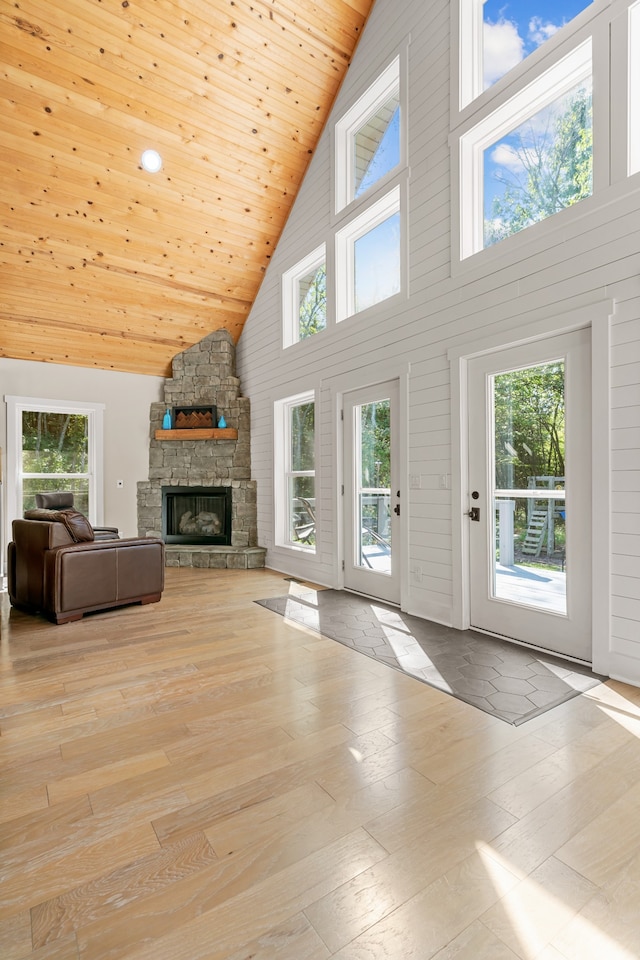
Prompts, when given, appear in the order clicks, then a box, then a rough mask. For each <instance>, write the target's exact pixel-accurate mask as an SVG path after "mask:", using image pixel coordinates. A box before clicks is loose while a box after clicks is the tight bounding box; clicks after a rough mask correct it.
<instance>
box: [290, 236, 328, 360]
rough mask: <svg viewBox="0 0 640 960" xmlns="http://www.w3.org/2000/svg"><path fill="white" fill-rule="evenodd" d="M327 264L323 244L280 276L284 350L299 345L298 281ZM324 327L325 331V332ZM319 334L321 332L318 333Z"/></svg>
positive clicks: (306, 338)
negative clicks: (295, 344)
mask: <svg viewBox="0 0 640 960" xmlns="http://www.w3.org/2000/svg"><path fill="white" fill-rule="evenodd" d="M323 263H324V264H325V269H326V263H327V251H326V246H325V244H324V243H323V244H322V245H321V246H319V247H316V249H315V250H313V251H312V252H311V253H310V254H308V255H307V256H306V257H305V258H304V259H303V260H300V261H299V262H298V263H296V264H295V266H293V267H291V268H290V269H289V270H286V271H285V272H284V273H283V274H282V345H283V347H284V349H285V350H286V349H287V347H291V346H293V344H294V343H300V342H301V339H300V281H301V280H303V279H304V277H307V276H308V275H309V274H310V273H313V272H315V271H317V270H318V268H319V267H321V266H322V264H323ZM328 301H329V298H328V296H327V306H326V309H327V313H328V306H329V303H328ZM325 320H326V325H328V322H329V318H328V316H326V317H325ZM326 325H325V330H326ZM318 332H319V333H321V332H323V331H318ZM303 339H304V340H308V339H312V338H310V337H304V338H303Z"/></svg>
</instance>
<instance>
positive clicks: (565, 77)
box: [460, 39, 593, 258]
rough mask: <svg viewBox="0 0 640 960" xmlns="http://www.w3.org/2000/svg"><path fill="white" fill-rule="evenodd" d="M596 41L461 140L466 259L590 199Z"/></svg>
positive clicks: (557, 65)
mask: <svg viewBox="0 0 640 960" xmlns="http://www.w3.org/2000/svg"><path fill="white" fill-rule="evenodd" d="M592 157H593V143H592V117H591V40H590V39H589V40H587V41H585V42H584V43H582V44H581V45H580V46H579V47H576V48H575V49H574V50H573V51H571V53H569V54H568V55H567V56H565V57H563V58H562V59H561V60H559V61H558V62H557V63H555V64H554V65H553V66H552V67H550V68H549V69H548V70H546V71H545V72H544V73H541V74H540V75H539V76H538V77H537V78H536V79H535V80H534V81H533V82H532V83H530V84H528V85H527V86H526V87H523V88H521V89H520V91H519V92H518V93H516V94H515V95H514V96H513V97H511V98H510V99H509V100H506V101H503V102H502V104H501V105H500V106H498V107H496V108H495V109H494V110H493V111H492V112H491V113H488V114H487V116H486V117H485V118H484V119H483V120H481V121H480V122H478V123H476V124H475V126H474V127H472V128H471V130H470V131H469V132H468V133H465V134H463V135H462V136H461V138H460V210H461V245H460V246H461V257H462V258H465V257H468V256H470V255H471V254H473V253H476V252H478V251H479V250H481V249H483V247H485V246H490V245H492V244H494V243H496V242H497V241H499V240H502V239H504V238H505V237H508V236H510V235H512V234H514V233H518V232H519V231H521V230H523V229H524V228H525V227H528V226H530V225H531V224H533V223H536V222H538V221H540V220H544V219H546V218H547V217H549V216H551V215H552V214H554V213H557V212H559V211H560V210H562V209H564V208H566V207H568V206H572V205H573V204H575V203H577V202H578V201H579V200H581V199H583V198H584V197H587V196H590V195H591V192H592Z"/></svg>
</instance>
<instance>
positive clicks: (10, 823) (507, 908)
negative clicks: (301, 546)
mask: <svg viewBox="0 0 640 960" xmlns="http://www.w3.org/2000/svg"><path fill="white" fill-rule="evenodd" d="M298 590H300V587H299V585H297V584H296V583H293V582H289V581H287V580H285V579H284V577H283V576H282V575H280V574H276V573H273V572H271V571H268V570H256V571H227V570H220V571H216V570H186V569H169V570H167V588H166V591H165V593H164V596H163V599H162V601H161V602H160V603H158V604H154V605H151V606H146V607H128V608H121V609H119V610H116V611H111V612H104V613H100V614H96V615H94V616H89V617H85V619H84V620H83V621H82V622H79V623H72V624H67V625H64V626H54V625H53V624H50V623H48V622H47V621H45V620H43V619H40V618H37V617H29V616H27V615H25V614H21V613H19V612H16V611H13V610H11V608H10V607H9V604H8V598H7V596H6V594H1V595H0V607H1V613H2V620H1V632H0V756H1V760H2V783H1V787H0V957H2V960H27V958H29V960H124V958H126V960H249V958H251V960H327V958H335V960H383V958H384V960H429V958H437V960H514V958H522V960H533V958H536V960H538V958H539V960H635V958H637V957H638V956H640V910H639V907H638V904H640V817H639V816H638V809H639V808H640V690H639V689H637V688H634V687H629V686H625V685H624V684H621V683H617V682H609V683H607V684H604V685H601V686H600V687H598V688H596V689H595V690H593V691H590V692H589V693H587V694H585V695H582V696H580V697H578V698H576V699H574V700H571V701H570V702H569V703H566V704H564V705H562V706H561V707H558V708H556V709H555V710H553V711H551V712H550V713H547V714H545V715H543V716H542V717H538V718H536V719H534V720H531V721H529V722H527V723H525V724H523V725H522V726H521V727H512V726H510V725H508V724H506V723H504V722H503V721H501V720H497V719H496V718H494V717H491V716H489V715H487V714H485V713H482V712H480V711H478V710H476V709H475V708H474V707H471V706H469V705H467V704H464V703H461V702H460V701H458V700H455V699H454V698H452V697H449V696H447V695H445V694H443V693H440V692H438V691H436V690H434V689H432V688H430V687H427V686H425V685H424V684H421V683H420V682H419V681H417V680H414V679H412V678H410V677H407V676H405V675H403V674H401V673H399V672H397V671H395V670H391V669H389V668H387V667H386V666H384V665H382V664H379V663H376V662H375V661H373V660H371V659H369V658H366V657H363V656H361V655H359V654H358V653H355V652H353V651H351V650H348V649H347V648H345V647H343V646H342V645H341V644H338V643H335V642H334V641H331V640H326V639H324V638H322V637H318V636H317V635H315V634H313V633H311V632H310V631H307V630H304V629H302V628H300V627H298V626H296V625H294V624H292V623H289V622H288V621H287V620H286V619H284V618H282V617H280V616H277V615H275V614H273V613H271V612H270V611H268V610H265V609H264V608H263V607H260V606H258V605H257V604H255V603H253V600H255V599H261V598H265V597H271V596H279V595H281V594H283V593H285V592H287V591H290V592H291V593H292V594H293V595H295V593H296V591H298Z"/></svg>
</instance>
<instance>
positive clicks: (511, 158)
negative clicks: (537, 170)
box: [489, 143, 524, 173]
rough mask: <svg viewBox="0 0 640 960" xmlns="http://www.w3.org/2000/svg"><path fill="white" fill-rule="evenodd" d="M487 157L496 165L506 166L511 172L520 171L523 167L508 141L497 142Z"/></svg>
mask: <svg viewBox="0 0 640 960" xmlns="http://www.w3.org/2000/svg"><path fill="white" fill-rule="evenodd" d="M489 159H490V160H491V162H492V163H494V164H495V165H496V166H497V167H506V168H507V170H510V171H511V172H512V173H521V172H522V170H523V169H524V167H523V165H522V160H521V158H520V157H519V156H518V154H517V153H516V151H515V150H514V149H513V147H510V146H509V144H508V143H499V144H497V146H496V147H495V148H494V149H493V150H492V151H491V154H490V156H489Z"/></svg>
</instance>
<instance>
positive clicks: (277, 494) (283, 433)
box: [273, 390, 318, 554]
mask: <svg viewBox="0 0 640 960" xmlns="http://www.w3.org/2000/svg"><path fill="white" fill-rule="evenodd" d="M307 403H313V404H314V406H315V414H314V424H315V427H314V437H313V453H314V456H313V459H314V469H313V470H304V471H299V470H296V471H292V470H291V410H292V409H293V407H298V406H302V405H303V404H307ZM317 412H318V404H317V400H316V392H315V390H307V391H305V392H304V393H298V394H296V395H295V396H291V397H285V398H283V399H282V400H276V401H275V403H274V418H273V420H274V438H273V441H274V443H273V449H274V460H275V463H274V480H275V483H274V492H273V493H274V495H273V502H274V522H275V531H274V534H275V536H274V539H275V544H276V546H278V547H286V548H287V549H290V550H299V551H302V552H303V553H307V554H315V553H316V549H317V548H316V545H315V544H302V543H298V542H295V543H294V542H293V541H292V540H291V530H290V526H289V480H290V478H291V477H300V476H305V477H313V478H314V480H315V481H316V482H317V470H316V469H315V464H317V462H318V422H317V416H315V415H317ZM316 544H317V530H316Z"/></svg>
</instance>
